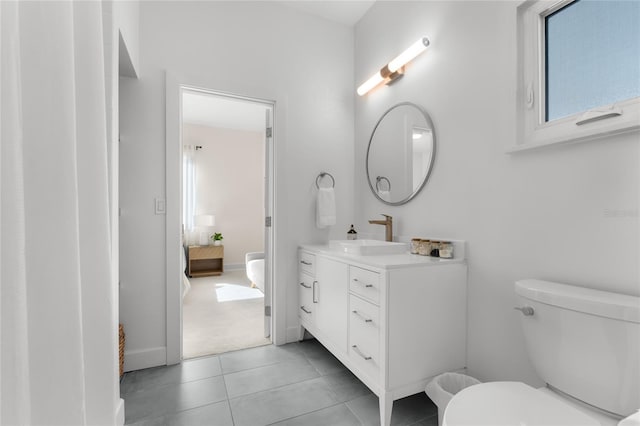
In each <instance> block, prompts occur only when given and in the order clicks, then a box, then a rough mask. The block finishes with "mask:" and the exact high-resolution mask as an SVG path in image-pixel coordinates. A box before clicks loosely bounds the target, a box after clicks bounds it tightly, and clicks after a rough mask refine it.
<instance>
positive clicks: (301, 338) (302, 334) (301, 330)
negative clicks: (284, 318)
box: [298, 326, 305, 342]
mask: <svg viewBox="0 0 640 426" xmlns="http://www.w3.org/2000/svg"><path fill="white" fill-rule="evenodd" d="M304 331H305V330H304V327H303V326H300V335H299V336H298V341H299V342H302V340H304Z"/></svg>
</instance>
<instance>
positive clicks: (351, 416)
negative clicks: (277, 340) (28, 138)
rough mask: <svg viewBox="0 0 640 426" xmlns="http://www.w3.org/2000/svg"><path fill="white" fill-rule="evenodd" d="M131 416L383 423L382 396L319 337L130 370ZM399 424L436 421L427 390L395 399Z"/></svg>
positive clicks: (344, 425) (153, 423)
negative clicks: (355, 373)
mask: <svg viewBox="0 0 640 426" xmlns="http://www.w3.org/2000/svg"><path fill="white" fill-rule="evenodd" d="M120 392H121V395H122V398H124V400H125V413H126V422H125V423H126V424H127V425H136V426H161V425H171V426H174V425H175V426H178V425H180V426H190V425H207V426H226V425H235V426H260V425H281V426H283V425H287V426H295V425H300V426H302V425H304V426H307V425H314V426H321V425H323V426H325V425H326V426H352V425H353V426H356V425H366V426H369V425H371V426H374V425H379V424H380V423H379V418H378V398H377V397H376V396H375V395H374V394H373V393H371V391H370V390H369V389H368V388H367V387H366V386H365V385H364V384H362V383H361V382H360V381H359V380H358V379H357V378H356V377H355V376H354V375H353V374H351V372H350V371H349V370H347V369H346V368H345V367H344V366H343V365H342V364H341V363H340V362H339V361H338V360H337V359H336V358H335V357H334V356H333V355H331V354H330V353H329V352H328V351H327V350H326V349H325V348H324V347H323V346H322V345H320V344H319V343H318V342H317V341H316V340H307V341H304V342H301V343H290V344H288V345H284V346H273V345H268V346H261V347H258V348H252V349H245V350H241V351H236V352H228V353H225V354H221V355H217V356H211V357H203V358H196V359H191V360H188V361H184V362H183V363H182V364H179V365H174V366H169V367H156V368H149V369H146V370H139V371H133V372H130V373H126V374H125V375H124V377H123V378H122V380H121V383H120ZM391 423H392V425H394V426H437V424H438V416H437V408H436V406H435V405H434V404H433V403H432V402H431V401H430V400H429V399H428V398H427V396H426V395H425V393H424V392H421V393H419V394H417V395H413V396H410V397H407V398H404V399H401V400H398V401H395V403H394V406H393V415H392V419H391Z"/></svg>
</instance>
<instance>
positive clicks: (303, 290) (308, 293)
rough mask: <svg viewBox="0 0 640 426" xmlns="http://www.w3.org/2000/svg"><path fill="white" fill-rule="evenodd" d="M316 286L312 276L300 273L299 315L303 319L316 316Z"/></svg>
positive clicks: (310, 318)
mask: <svg viewBox="0 0 640 426" xmlns="http://www.w3.org/2000/svg"><path fill="white" fill-rule="evenodd" d="M314 286H315V284H314V282H313V279H312V278H311V277H309V276H308V275H306V274H300V279H299V281H298V302H299V303H298V305H299V306H298V308H299V309H298V316H299V317H300V318H301V319H303V320H304V319H306V320H312V319H313V317H314V314H313V311H314V310H315V307H314V306H313V305H314V303H313V296H314V294H313V292H314V290H315V289H314Z"/></svg>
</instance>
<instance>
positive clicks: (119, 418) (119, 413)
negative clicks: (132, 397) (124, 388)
mask: <svg viewBox="0 0 640 426" xmlns="http://www.w3.org/2000/svg"><path fill="white" fill-rule="evenodd" d="M123 425H124V399H122V398H120V401H118V407H117V408H116V426H123Z"/></svg>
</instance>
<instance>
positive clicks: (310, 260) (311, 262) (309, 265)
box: [298, 251, 316, 276]
mask: <svg viewBox="0 0 640 426" xmlns="http://www.w3.org/2000/svg"><path fill="white" fill-rule="evenodd" d="M298 260H299V265H300V270H301V271H302V272H305V273H307V274H309V275H312V276H313V275H315V274H316V255H315V254H311V253H307V252H306V251H301V252H299V256H298Z"/></svg>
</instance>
